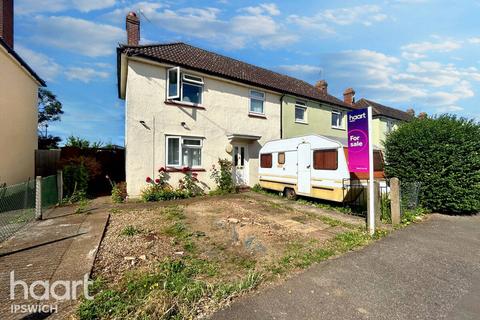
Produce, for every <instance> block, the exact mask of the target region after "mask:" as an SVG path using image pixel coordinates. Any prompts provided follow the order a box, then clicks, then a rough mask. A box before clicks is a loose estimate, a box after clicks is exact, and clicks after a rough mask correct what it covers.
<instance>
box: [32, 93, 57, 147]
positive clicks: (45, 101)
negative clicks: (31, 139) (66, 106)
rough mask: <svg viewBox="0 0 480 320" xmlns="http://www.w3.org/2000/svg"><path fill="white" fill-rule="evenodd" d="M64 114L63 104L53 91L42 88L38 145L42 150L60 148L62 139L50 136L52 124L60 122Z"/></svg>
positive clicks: (39, 104)
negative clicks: (59, 144)
mask: <svg viewBox="0 0 480 320" xmlns="http://www.w3.org/2000/svg"><path fill="white" fill-rule="evenodd" d="M62 114H63V110H62V103H61V102H60V101H58V99H57V96H56V95H54V94H53V93H52V92H51V91H49V90H47V89H45V88H40V89H39V90H38V145H39V148H40V149H52V148H58V143H59V142H60V141H61V139H60V137H56V136H52V135H49V134H48V126H49V124H50V123H52V122H55V121H60V117H61V115H62Z"/></svg>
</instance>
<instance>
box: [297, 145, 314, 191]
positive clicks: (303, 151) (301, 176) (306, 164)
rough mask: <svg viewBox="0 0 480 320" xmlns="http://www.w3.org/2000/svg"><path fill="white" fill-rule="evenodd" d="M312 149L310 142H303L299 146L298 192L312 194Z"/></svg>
mask: <svg viewBox="0 0 480 320" xmlns="http://www.w3.org/2000/svg"><path fill="white" fill-rule="evenodd" d="M311 166H312V151H311V149H310V143H301V144H299V145H298V148H297V189H298V190H297V192H298V193H303V194H310V185H311V183H310V170H311Z"/></svg>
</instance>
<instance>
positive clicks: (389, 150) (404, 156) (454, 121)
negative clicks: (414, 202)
mask: <svg viewBox="0 0 480 320" xmlns="http://www.w3.org/2000/svg"><path fill="white" fill-rule="evenodd" d="M479 150H480V125H479V124H478V123H476V122H474V121H473V120H467V119H464V118H457V117H456V116H453V115H441V116H439V117H435V118H422V119H414V120H412V121H411V122H409V123H405V124H403V125H402V126H400V127H399V128H398V129H397V130H395V131H393V132H392V133H390V134H389V135H388V136H387V138H386V141H385V172H386V174H387V176H389V177H398V178H399V179H400V181H401V183H403V182H414V181H418V182H420V183H421V188H420V191H419V197H420V198H419V199H420V204H421V205H422V206H423V207H425V208H426V209H429V210H431V211H438V212H452V213H468V212H478V211H479V210H480V153H479Z"/></svg>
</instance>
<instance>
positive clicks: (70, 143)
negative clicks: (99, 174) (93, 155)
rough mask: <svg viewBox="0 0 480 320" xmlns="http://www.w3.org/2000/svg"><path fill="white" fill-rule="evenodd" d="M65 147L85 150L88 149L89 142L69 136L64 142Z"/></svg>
mask: <svg viewBox="0 0 480 320" xmlns="http://www.w3.org/2000/svg"><path fill="white" fill-rule="evenodd" d="M65 147H75V148H80V149H86V148H89V147H90V141H88V140H87V139H83V138H80V137H75V136H70V137H68V138H67V142H65Z"/></svg>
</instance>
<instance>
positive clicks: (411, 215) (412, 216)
mask: <svg viewBox="0 0 480 320" xmlns="http://www.w3.org/2000/svg"><path fill="white" fill-rule="evenodd" d="M427 213H428V210H426V209H424V208H422V207H418V208H416V209H411V210H406V211H405V212H404V213H403V215H402V217H401V219H400V222H401V224H402V225H404V226H408V225H409V224H410V223H413V222H416V221H418V220H421V219H422V217H423V216H424V215H426V214H427Z"/></svg>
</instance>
